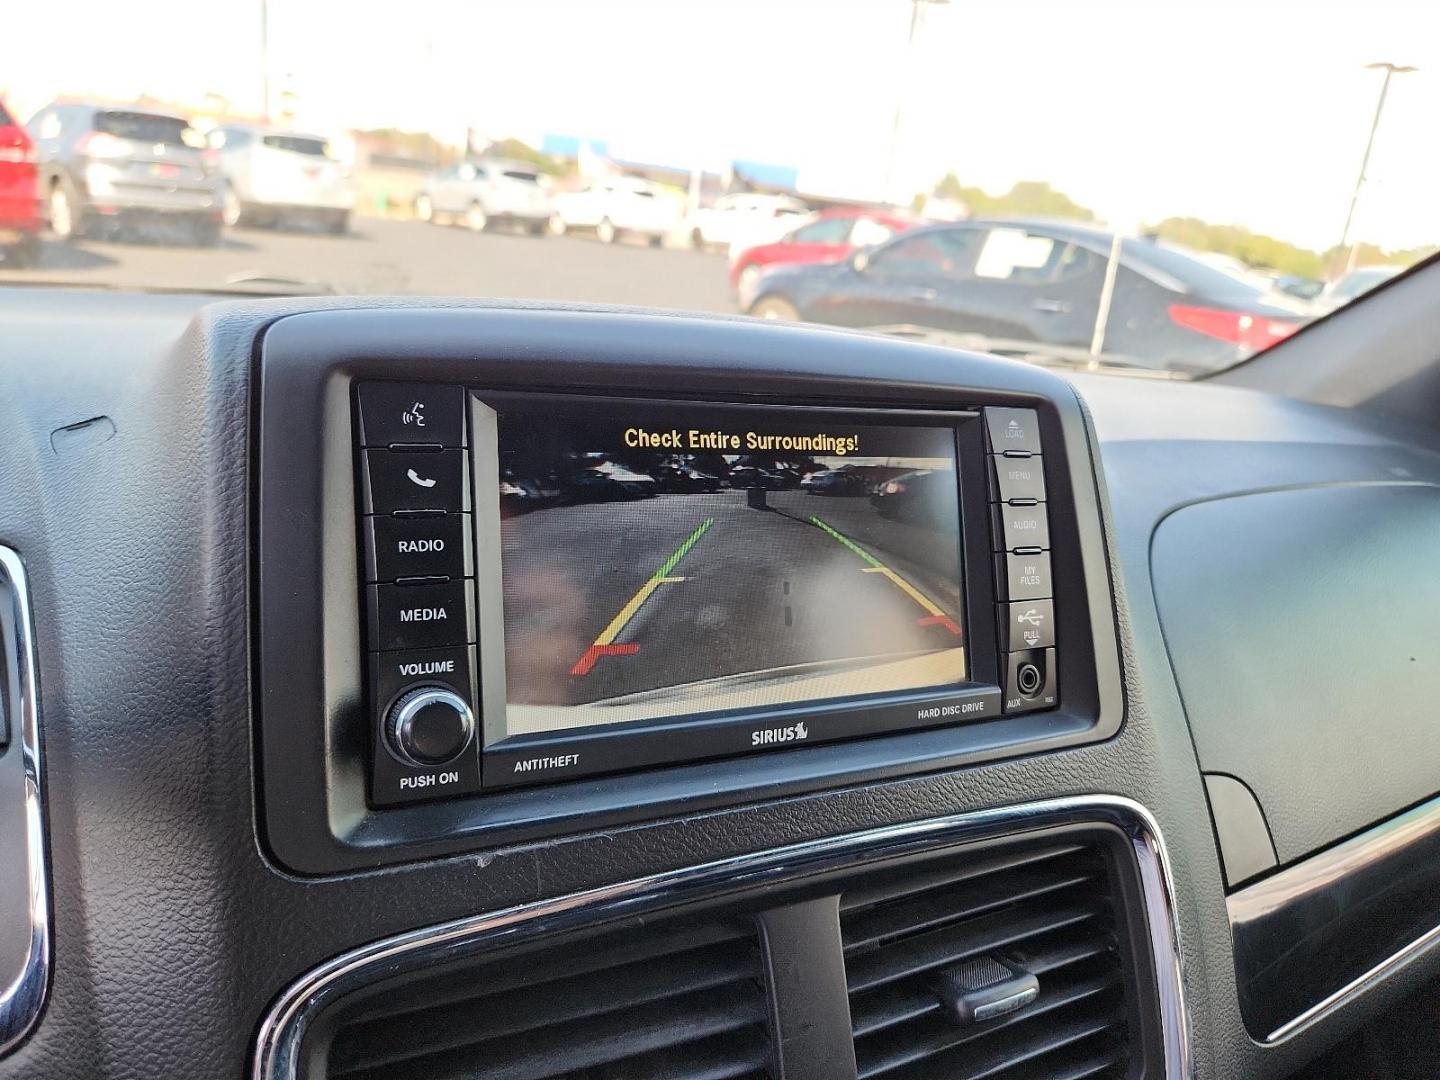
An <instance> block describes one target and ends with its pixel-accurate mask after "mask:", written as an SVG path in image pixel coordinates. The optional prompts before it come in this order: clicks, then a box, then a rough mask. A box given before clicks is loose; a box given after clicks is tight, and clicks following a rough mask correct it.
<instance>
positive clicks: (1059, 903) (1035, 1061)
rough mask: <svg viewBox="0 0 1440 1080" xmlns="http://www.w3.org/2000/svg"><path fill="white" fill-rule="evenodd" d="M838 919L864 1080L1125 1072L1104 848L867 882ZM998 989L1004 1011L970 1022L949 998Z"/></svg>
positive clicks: (957, 863) (968, 1001)
mask: <svg viewBox="0 0 1440 1080" xmlns="http://www.w3.org/2000/svg"><path fill="white" fill-rule="evenodd" d="M840 920H841V931H842V937H843V940H844V946H845V970H846V978H847V982H848V983H849V989H850V1013H851V1023H852V1026H853V1029H854V1033H855V1055H856V1059H857V1063H858V1065H859V1071H860V1076H861V1077H886V1078H887V1080H903V1078H914V1077H937V1076H944V1077H946V1078H947V1080H962V1078H979V1077H1004V1078H1006V1080H1009V1078H1020V1077H1045V1078H1062V1077H1063V1078H1066V1080H1079V1078H1081V1077H1108V1076H1117V1077H1118V1076H1120V1075H1123V1074H1124V1073H1125V1071H1126V1069H1127V1066H1128V1062H1129V1053H1128V1038H1127V1036H1128V1031H1127V1029H1128V1026H1129V1025H1128V1020H1127V1016H1128V1014H1127V1011H1126V1001H1125V993H1124V978H1123V975H1122V971H1123V968H1122V964H1121V956H1120V948H1119V943H1118V940H1117V932H1116V922H1115V917H1114V913H1113V911H1112V908H1111V902H1110V885H1109V875H1108V871H1107V866H1106V863H1105V860H1104V857H1103V855H1102V854H1101V852H1100V851H1099V850H1097V849H1095V848H1093V847H1091V846H1089V845H1070V846H1063V847H1054V846H1052V847H1046V848H1043V849H1036V850H1029V851H1024V852H1013V853H1010V854H1007V855H1004V856H997V857H991V858H988V859H980V860H976V859H974V858H967V859H965V860H951V861H948V862H945V863H932V864H930V865H928V866H925V867H924V868H908V867H907V868H905V869H902V870H899V871H895V872H893V873H892V874H890V875H885V876H881V875H872V876H870V877H867V878H866V879H865V882H864V883H863V884H861V885H859V886H857V887H854V888H851V889H849V890H848V891H847V892H846V893H845V894H844V896H843V897H842V898H841V913H840ZM1031 976H1033V978H1031ZM992 980H993V981H994V984H995V985H996V986H999V987H1001V989H1002V991H1003V992H1002V993H1001V994H1000V995H999V997H1000V998H1001V999H1003V1000H1002V1004H1000V1005H999V1006H998V1007H995V1008H993V1009H992V1008H988V1007H987V1008H984V1009H981V1010H980V1011H977V1010H976V1009H975V1008H974V1007H973V1003H974V1001H976V1000H982V999H981V998H978V997H976V996H974V995H971V996H969V997H965V998H964V1000H960V1001H958V1002H957V998H956V994H957V992H959V991H957V989H956V988H957V986H958V987H961V988H969V987H970V986H973V985H978V983H982V982H990V981H992ZM1001 980H1006V981H1005V982H1002V981H1001ZM1037 983H1038V990H1039V992H1038V994H1036V993H1035V988H1036V985H1037ZM1007 987H1009V988H1013V992H1011V990H1010V989H1007ZM957 1005H958V1007H957ZM1006 1010H1011V1011H1006ZM976 1016H983V1017H988V1018H986V1019H976V1018H975V1017H976Z"/></svg>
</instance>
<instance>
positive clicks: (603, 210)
mask: <svg viewBox="0 0 1440 1080" xmlns="http://www.w3.org/2000/svg"><path fill="white" fill-rule="evenodd" d="M683 218H684V211H683V204H682V202H681V200H680V198H679V196H678V195H677V194H675V193H672V192H671V191H670V190H668V189H667V188H663V187H661V186H660V185H659V184H653V183H651V182H650V181H649V180H641V179H639V178H637V177H633V176H608V177H605V178H603V179H599V180H591V181H589V182H588V183H586V185H585V186H584V187H582V188H580V189H579V190H578V191H566V192H562V193H561V194H559V195H556V196H555V213H554V214H553V215H552V216H551V218H550V228H551V231H552V232H555V233H556V234H560V233H566V232H570V231H572V230H574V229H586V230H593V231H594V233H595V235H596V237H597V238H598V239H599V240H600V242H601V243H602V244H613V243H614V242H615V241H616V240H618V239H620V238H621V237H625V236H635V237H640V238H642V239H645V240H648V241H649V242H650V243H651V244H654V245H657V246H658V245H659V244H660V243H661V242H662V241H663V240H664V239H665V237H666V236H667V235H669V234H670V233H672V232H674V231H675V230H676V229H677V228H678V227H679V225H680V223H681V221H682V220H683Z"/></svg>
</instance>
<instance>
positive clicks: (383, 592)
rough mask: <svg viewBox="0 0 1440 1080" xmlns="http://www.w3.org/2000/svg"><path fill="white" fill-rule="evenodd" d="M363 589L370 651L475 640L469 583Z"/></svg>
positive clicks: (450, 582) (430, 646) (424, 647)
mask: <svg viewBox="0 0 1440 1080" xmlns="http://www.w3.org/2000/svg"><path fill="white" fill-rule="evenodd" d="M367 588H368V593H369V615H370V620H369V630H370V648H371V649H374V650H385V649H428V648H439V647H440V646H442V645H464V644H466V643H467V642H470V641H473V640H475V617H474V609H473V607H472V605H471V603H470V591H471V583H470V582H469V581H464V580H461V581H448V582H446V583H444V584H443V585H370V586H368V587H367Z"/></svg>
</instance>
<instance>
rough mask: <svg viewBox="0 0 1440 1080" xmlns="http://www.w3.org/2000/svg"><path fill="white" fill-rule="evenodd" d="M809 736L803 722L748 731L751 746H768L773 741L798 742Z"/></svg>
mask: <svg viewBox="0 0 1440 1080" xmlns="http://www.w3.org/2000/svg"><path fill="white" fill-rule="evenodd" d="M809 737H810V732H808V731H806V730H805V725H804V724H796V725H794V726H793V727H775V728H761V729H760V730H759V731H752V732H751V733H750V745H751V746H770V745H771V744H773V743H786V742H800V741H802V740H804V739H808V738H809Z"/></svg>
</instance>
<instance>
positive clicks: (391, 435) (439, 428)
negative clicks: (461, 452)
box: [356, 383, 465, 446]
mask: <svg viewBox="0 0 1440 1080" xmlns="http://www.w3.org/2000/svg"><path fill="white" fill-rule="evenodd" d="M356 397H357V398H358V399H359V402H360V409H359V412H360V445H361V446H389V445H390V444H391V443H420V444H424V445H430V446H464V445H465V391H464V390H462V389H461V388H460V387H458V386H436V385H432V384H427V383H361V384H360V386H359V388H358V389H357V390H356Z"/></svg>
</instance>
